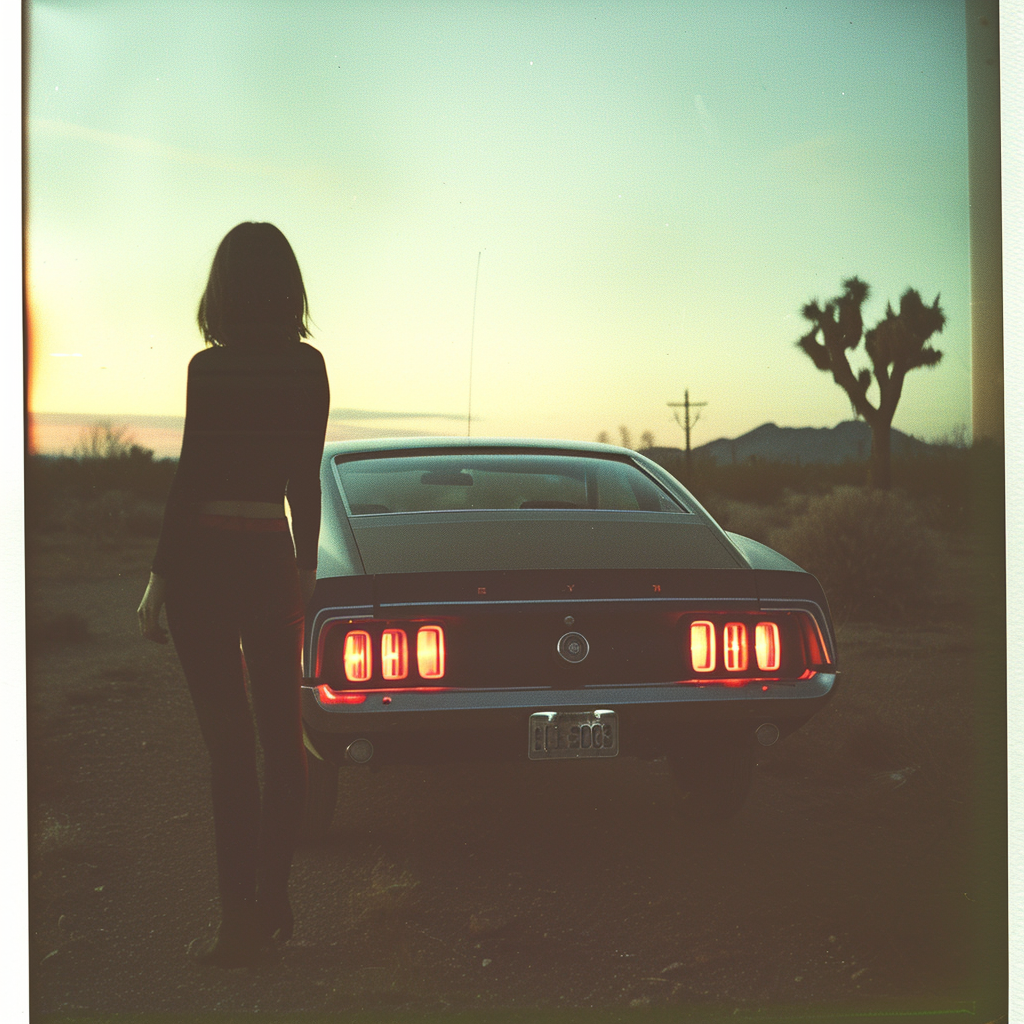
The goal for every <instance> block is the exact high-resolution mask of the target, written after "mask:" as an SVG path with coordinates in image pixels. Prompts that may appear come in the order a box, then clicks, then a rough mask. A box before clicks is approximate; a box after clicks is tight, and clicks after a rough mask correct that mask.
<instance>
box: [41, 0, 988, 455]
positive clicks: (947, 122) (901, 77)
mask: <svg viewBox="0 0 1024 1024" xmlns="http://www.w3.org/2000/svg"><path fill="white" fill-rule="evenodd" d="M29 24H30V28H31V45H30V68H29V92H28V115H29V120H28V134H27V140H28V158H29V162H28V170H29V176H28V186H29V222H28V223H29V230H28V242H29V258H28V273H29V287H30V298H31V314H32V327H33V348H32V374H31V390H30V404H31V406H32V408H33V409H35V410H37V411H48V412H78V413H95V414H97V416H98V417H99V416H105V417H107V418H114V419H116V417H117V416H118V415H128V414H132V413H149V414H181V413H182V412H183V411H184V397H185V367H186V364H187V361H188V358H189V357H190V355H191V354H192V353H193V352H194V351H196V350H197V349H198V348H199V347H200V345H201V342H200V339H199V335H198V332H197V331H196V329H195V326H194V316H195V307H196V304H197V302H198V298H199V295H200V293H201V291H202V288H203V285H204V283H205V276H206V273H207V272H208V269H209V263H210V260H211V258H212V255H213V252H214V250H215V249H216V246H217V244H218V242H219V241H220V238H221V237H222V236H223V235H224V233H225V232H226V231H227V230H228V229H230V228H231V227H232V226H233V225H234V224H235V223H237V222H238V221H241V220H270V221H272V222H274V223H275V224H277V225H278V226H279V227H280V228H281V229H282V230H283V231H284V232H285V234H286V235H287V236H288V237H289V239H290V240H291V242H292V245H293V247H294V248H295V251H296V253H297V255H298V258H299V261H300V264H301V266H302V268H303V273H304V276H305V279H306V286H307V291H308V293H309V298H310V305H311V313H312V318H313V321H314V333H315V338H314V343H315V344H317V346H318V347H319V348H320V349H321V350H322V351H323V353H324V355H325V358H326V360H327V365H328V371H329V373H330V376H331V384H332V397H333V405H334V406H335V407H337V408H341V407H349V408H356V409H366V410H387V411H394V412H403V411H406V412H407V411H412V410H415V411H420V412H429V413H434V414H449V415H457V416H460V417H465V414H466V410H467V398H468V384H469V358H470V339H471V331H472V324H473V297H474V280H475V275H476V270H477V258H478V254H482V255H481V256H480V275H479V292H478V298H477V305H476V320H475V337H474V343H473V390H472V408H473V417H474V423H473V432H474V434H477V435H484V434H497V435H516V434H521V435H528V436H564V437H570V438H581V439H590V438H593V437H594V436H595V435H596V434H597V433H598V431H600V430H608V431H610V432H611V433H613V435H614V434H615V433H616V430H617V427H618V426H619V424H626V425H627V426H628V427H629V428H630V430H631V431H632V433H633V436H634V437H637V436H638V435H639V434H640V432H641V431H643V430H651V431H653V432H654V434H655V437H656V439H657V440H658V442H659V443H664V444H678V443H681V441H682V432H681V431H680V430H679V428H678V427H677V426H676V424H675V423H674V421H673V420H672V414H671V411H670V410H669V409H668V408H667V405H666V403H667V402H669V401H681V400H682V397H683V392H684V390H685V389H689V392H690V396H691V398H692V399H695V400H699V401H706V402H707V403H708V405H707V406H706V407H705V409H704V410H703V414H702V419H701V422H700V424H699V425H698V427H697V429H696V431H695V433H694V438H693V441H694V444H699V443H702V442H704V441H708V440H712V439H713V438H716V437H720V436H735V435H738V434H740V433H743V432H745V431H746V430H749V429H751V428H753V427H755V426H757V425H759V424H760V423H762V422H765V421H766V420H774V421H775V422H777V423H779V424H780V425H784V426H805V425H810V426H831V425H833V424H834V423H836V422H838V421H840V420H843V419H848V418H850V416H851V411H850V406H849V402H848V401H847V400H846V398H845V395H844V394H843V392H842V391H841V390H840V389H839V388H838V387H837V386H836V385H835V384H833V383H832V381H831V379H830V378H829V377H828V376H826V375H825V374H821V373H819V372H818V371H817V370H815V369H814V367H813V366H812V364H811V363H810V360H808V359H807V358H806V356H804V355H803V354H802V353H800V352H799V351H798V350H797V349H796V348H795V346H794V342H795V341H796V339H797V338H798V337H799V336H800V335H801V334H802V333H803V332H804V321H803V320H802V318H801V317H800V314H799V310H800V308H801V306H802V305H803V304H804V303H805V302H806V301H808V300H809V299H811V298H819V299H823V300H824V299H827V298H829V297H831V296H832V295H834V294H836V293H837V292H838V291H839V290H840V287H841V281H842V280H843V279H844V278H845V277H848V276H851V275H854V274H856V275H859V276H860V277H862V278H863V279H865V280H867V281H868V282H869V283H870V284H871V286H872V298H871V299H870V301H869V303H868V304H867V306H866V313H867V316H866V319H867V321H868V323H869V324H871V323H874V322H875V320H877V319H878V318H879V317H880V316H881V315H882V314H883V313H884V309H885V304H886V301H887V300H888V301H891V302H892V303H893V304H897V303H898V300H899V297H900V295H901V294H902V292H903V291H904V290H905V289H906V288H907V287H908V286H912V287H916V288H918V289H919V290H920V291H921V293H922V295H923V297H924V298H925V300H926V301H929V302H930V301H931V300H932V299H934V297H935V295H936V294H937V293H940V292H941V296H942V300H941V301H942V305H943V308H944V309H945V311H946V315H947V326H946V329H945V332H944V333H943V334H942V335H941V336H940V337H939V338H938V339H936V345H937V347H939V348H940V349H942V350H943V352H944V353H945V355H944V358H943V360H942V363H941V364H940V365H939V366H938V367H937V368H936V369H934V370H918V371H915V372H914V373H913V374H911V375H910V376H909V377H908V380H907V384H906V387H905V389H904V393H903V398H902V401H901V403H900V407H899V409H898V411H897V414H896V419H895V421H894V423H895V426H897V427H898V428H900V429H901V430H904V431H906V432H909V433H914V434H916V435H918V436H922V437H925V438H928V439H933V438H936V437H938V436H941V435H943V434H946V433H949V432H951V431H954V430H956V429H957V428H958V427H961V426H967V427H968V428H969V424H970V290H969V252H968V217H969V210H968V193H967V104H966V66H965V42H964V32H965V26H964V10H963V4H962V3H960V2H952V0H949V2H944V0H920V2H912V0H895V2H885V3H883V2H872V0H851V2H836V0H831V2H822V0H818V2H807V3H793V2H786V3H781V2H755V0H748V2H741V0H732V2H717V3H707V4H701V3H691V4H684V3H669V4H657V3H651V4H639V3H635V2H625V0H623V2H615V3H605V4H598V3H575V4H574V3H562V4H539V3H519V4H514V5H510V4H485V3H480V2H476V0H473V2H464V3H457V2H456V3H392V4H380V3H365V4H359V3H350V2H345V3H336V4H332V3H301V2H294V3H280V4H275V3H256V2H248V3H246V2H243V3H226V2H212V3H209V4H207V5H195V4H176V3H159V4H144V3H137V2H134V0H132V2H86V0H80V2H67V0H62V2H60V3H57V2H41V0H36V2H33V3H32V4H31V5H30V8H29ZM854 362H855V363H856V365H858V366H859V365H864V364H865V362H866V360H865V357H864V356H863V355H862V354H855V359H854ZM382 422H384V421H382ZM463 422H464V421H463ZM439 423H440V425H439ZM393 425H394V426H395V427H396V428H401V427H402V426H403V424H402V423H401V422H398V421H396V422H395V424H393ZM423 429H426V430H430V431H432V432H433V431H436V432H441V431H444V430H446V429H451V431H452V432H459V430H460V428H459V427H458V425H457V423H456V424H454V425H452V426H451V427H450V428H447V427H445V426H444V424H443V423H442V422H440V421H438V422H433V423H425V424H424V427H423ZM461 429H464V426H463V428H461Z"/></svg>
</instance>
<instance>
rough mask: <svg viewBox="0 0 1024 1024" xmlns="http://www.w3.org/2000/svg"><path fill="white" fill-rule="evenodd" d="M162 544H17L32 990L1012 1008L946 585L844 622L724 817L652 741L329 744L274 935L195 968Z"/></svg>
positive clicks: (974, 669)
mask: <svg viewBox="0 0 1024 1024" xmlns="http://www.w3.org/2000/svg"><path fill="white" fill-rule="evenodd" d="M151 548H152V544H151V542H148V541H138V542H125V543H121V544H110V543H108V544H105V545H104V544H101V543H99V542H96V541H88V540H85V539H83V538H72V537H70V536H67V535H64V536H57V535H55V536H52V537H44V538H35V539H33V541H32V547H31V548H30V555H29V560H28V567H29V575H30V593H29V609H30V645H29V651H30V663H29V680H28V685H29V750H30V753H29V785H30V793H29V800H30V809H31V820H30V828H29V841H30V876H31V877H30V913H31V935H30V958H31V989H30V995H31V1007H32V1011H33V1019H34V1020H36V1019H38V1020H63V1019H72V1018H79V1019H80V1018H83V1017H84V1018H87V1019H89V1020H95V1021H98V1020H107V1019H131V1020H133V1021H134V1020H148V1019H150V1017H152V1018H153V1019H163V1020H192V1019H203V1020H205V1019H208V1017H210V1016H213V1015H218V1016H217V1019H218V1020H223V1021H228V1020H243V1019H250V1017H252V1016H255V1015H258V1016H259V1019H261V1020H266V1021H274V1020H278V1019H286V1018H287V1019H292V1018H290V1017H289V1016H288V1015H290V1014H296V1015H297V1018H296V1019H302V1020H306V1021H318V1020H329V1019H330V1020H336V1019H339V1018H340V1019H345V1020H349V1019H356V1020H367V1021H369V1020H381V1021H384V1020H396V1019H403V1020H404V1019H415V1020H420V1019H427V1018H430V1017H431V1015H434V1017H436V1019H438V1020H448V1019H453V1018H455V1019H460V1016H459V1015H460V1014H463V1013H465V1014H467V1015H469V1016H471V1017H472V1019H479V1018H480V1017H481V1016H486V1013H490V1014H491V1015H493V1016H486V1019H495V1020H499V1019H500V1020H513V1019H514V1020H524V1021H526V1020H548V1019H558V1020H563V1019H566V1020H567V1019H576V1017H577V1016H578V1017H580V1018H581V1019H587V1020H627V1019H628V1020H634V1019H635V1020H673V1021H678V1020H701V1021H703V1020H714V1019H719V1017H721V1018H723V1019H724V1018H726V1017H728V1018H730V1019H736V1018H737V1017H739V1018H741V1019H745V1018H756V1019H757V1020H772V1019H794V1018H796V1017H800V1018H805V1019H821V1020H832V1019H838V1018H840V1017H842V1018H843V1019H844V1020H857V1019H861V1018H863V1019H865V1020H867V1019H869V1018H870V1019H871V1020H873V1021H878V1020H882V1019H888V1018H889V1017H890V1016H892V1019H897V1018H896V1016H895V1015H897V1014H899V1015H900V1016H903V1015H906V1014H915V1015H927V1016H929V1017H934V1019H946V1018H950V1019H953V1018H955V1019H958V1020H976V1021H979V1022H981V1021H992V1020H994V1019H997V1018H999V1017H1000V1015H1001V1014H1002V1013H1004V1012H1005V994H1004V992H1003V991H1002V988H1001V984H1002V982H1001V978H1002V973H1001V972H1002V970H1003V965H1002V957H1003V956H1004V954H1005V947H1004V938H1005V909H1006V908H1005V889H1004V888H1003V886H1002V878H1001V876H1000V872H1004V871H1005V860H1004V855H1003V849H1002V847H1001V845H1000V844H1001V842H1002V841H1003V838H1002V836H1001V834H1000V832H999V827H1000V824H999V809H1000V807H1001V803H1000V801H1001V799H1002V798H1003V796H1004V793H1001V792H1000V786H1002V785H1003V780H1002V778H1001V777H999V776H998V774H997V773H996V772H994V771H993V770H992V769H991V768H990V767H989V764H990V762H992V763H995V764H996V765H998V760H999V759H998V757H995V758H994V759H993V758H990V757H989V756H988V754H987V751H988V748H989V747H990V746H991V745H992V744H993V743H995V744H998V743H999V742H1001V739H1000V738H999V736H998V728H997V727H996V729H995V730H993V729H992V728H990V725H991V722H990V721H989V720H990V719H991V720H992V721H995V722H996V723H998V705H999V704H1000V702H1001V701H1002V692H1001V690H1000V689H998V688H999V686H1000V685H1001V681H1000V680H998V679H996V680H995V681H994V682H993V679H992V678H991V677H989V676H986V675H985V674H984V673H983V672H981V671H980V670H979V668H978V664H979V663H978V651H977V647H978V645H979V637H980V636H981V634H980V633H979V632H978V630H977V629H976V628H975V626H974V624H973V623H972V622H971V621H970V620H969V619H963V618H958V617H956V616H954V615H946V616H944V617H940V618H938V619H936V620H934V621H932V622H930V623H920V622H918V623H916V624H915V625H913V626H909V625H906V624H904V625H899V624H892V625H885V626H878V625H874V626H872V625H862V624H861V625H858V624H851V623H847V624H842V625H841V626H840V630H839V646H840V667H841V670H842V678H841V682H840V686H839V689H838V691H837V693H836V696H835V698H834V699H833V701H832V702H831V704H830V705H829V706H828V707H827V708H826V709H825V710H824V711H823V712H822V713H821V714H820V715H818V716H817V717H816V718H815V719H813V720H812V721H811V722H810V723H808V725H806V726H805V727H804V728H803V729H802V730H800V731H799V732H798V733H796V734H795V735H793V736H791V737H789V738H788V739H786V740H784V741H783V742H782V743H780V744H778V745H777V746H776V747H773V748H769V749H766V750H765V751H763V753H762V754H761V757H760V760H759V763H758V766H757V771H756V775H755V782H754V789H753V793H752V796H751V798H750V800H749V802H748V804H747V806H746V807H745V808H744V809H743V810H742V811H741V813H740V814H739V815H738V816H737V817H736V818H735V819H734V820H733V821H732V822H731V823H729V824H728V825H726V826H718V827H708V826H699V825H697V824H695V823H692V822H689V821H687V820H686V818H685V817H682V816H681V815H680V814H679V813H678V811H677V810H676V809H675V807H674V793H673V788H672V784H671V780H670V777H669V775H668V771H667V768H666V766H665V765H663V764H659V763H654V764H643V763H637V762H630V761H627V760H623V761H617V760H616V761H602V762H600V763H579V764H572V763H569V764H564V763H562V764H530V763H523V764H515V765H507V766H487V767H472V768H444V769H432V770H426V769H419V768H404V767H391V768H388V767H385V768H381V769H380V770H377V771H370V770H367V769H351V770H348V771H347V772H345V773H344V774H343V776H342V792H341V796H340V801H339V808H338V813H337V817H336V819H335V824H334V827H333V829H332V831H331V833H330V834H329V836H328V837H327V839H326V840H325V841H323V842H321V843H319V844H317V845H314V846H309V847H306V848H304V849H302V850H301V851H300V853H299V855H298V857H297V861H296V865H295V870H294V874H293V884H292V894H293V904H294V907H295V912H296V919H297V925H296V932H295V937H294V938H293V939H292V941H291V942H289V943H287V944H286V945H284V946H283V947H282V948H281V950H280V952H279V953H278V955H277V956H276V957H275V958H274V959H273V960H272V961H271V962H270V963H268V964H267V965H266V966H265V967H264V968H262V969H261V970H260V971H231V972H219V971H217V970H215V969H205V970H204V969H201V968H198V967H197V966H196V965H195V964H193V963H192V962H191V961H190V959H189V957H188V956H187V950H188V948H189V944H190V942H191V941H192V940H194V939H195V938H196V937H201V936H205V935H208V934H209V933H210V931H211V929H212V928H213V926H214V925H215V922H216V919H217V918H216V895H215V889H214V875H213V847H212V836H211V826H210V820H209V806H208V805H209V797H208V794H207V788H206V787H207V781H206V764H205V752H204V750H203V747H202V744H201V740H200V737H199V732H198V728H197V726H196V724H195V721H194V719H193V713H192V709H191V705H190V703H189V699H188V695H187V692H186V690H185V688H184V683H183V680H182V677H181V672H180V669H179V667H178V664H177V661H176V658H175V656H174V652H173V649H172V648H170V647H167V648H160V647H157V646H156V645H152V644H147V643H144V642H143V641H142V640H141V639H139V637H138V636H137V632H136V622H135V607H136V605H137V603H138V599H139V597H140V596H141V593H142V590H143V586H144V582H145V578H146V571H147V561H148V558H149V556H150V554H151ZM993 687H995V688H996V689H997V690H998V692H995V693H993V692H992V690H993ZM993 709H995V710H993Z"/></svg>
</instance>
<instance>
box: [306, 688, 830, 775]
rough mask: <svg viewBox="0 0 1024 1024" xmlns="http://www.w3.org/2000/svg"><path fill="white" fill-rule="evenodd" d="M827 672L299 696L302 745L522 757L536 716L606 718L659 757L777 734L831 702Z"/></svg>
mask: <svg viewBox="0 0 1024 1024" xmlns="http://www.w3.org/2000/svg"><path fill="white" fill-rule="evenodd" d="M837 680H838V675H837V674H836V673H823V672H819V673H817V674H815V675H814V676H812V677H811V678H809V679H803V680H799V681H797V682H793V683H774V682H773V683H769V684H762V683H760V682H756V681H755V682H749V683H746V684H744V685H742V686H728V685H722V684H708V685H692V684H668V685H664V684H659V685H650V686H613V687H588V688H584V689H572V690H551V689H533V690H445V691H441V692H433V693H423V692H416V691H407V692H401V691H395V692H388V693H382V692H373V691H371V692H370V693H368V695H367V697H366V700H365V702H363V703H361V704H332V705H325V704H323V703H322V702H321V700H320V698H319V696H318V693H317V690H316V688H315V686H312V685H309V686H304V687H303V690H302V716H303V723H304V726H305V730H306V735H307V741H308V742H309V743H310V745H311V746H312V747H313V748H314V750H315V751H316V753H317V754H319V755H320V756H321V757H323V758H325V759H326V760H328V761H331V762H334V763H337V764H342V763H344V762H345V749H346V748H347V746H348V745H349V744H350V743H351V742H352V741H353V740H356V739H368V740H370V742H371V743H372V744H373V748H374V755H373V761H374V762H375V763H380V762H400V763H430V762H439V761H459V760H482V759H487V760H491V759H499V760H505V759H513V760H514V759H520V760H522V759H525V758H526V749H527V740H528V722H529V717H530V715H531V714H532V713H533V712H535V711H570V710H586V709H590V710H594V709H598V708H603V709H608V710H611V711H615V712H616V714H617V715H618V718H619V737H620V738H619V751H620V754H622V755H623V756H636V757H660V756H663V755H665V754H669V753H672V751H673V750H674V749H677V748H679V747H681V746H688V745H692V744H693V743H695V742H701V741H703V740H705V739H707V737H708V736H716V735H722V734H723V733H729V734H731V735H736V736H740V737H742V736H743V735H749V737H750V739H751V742H753V734H754V730H755V729H756V728H757V727H758V726H759V725H762V724H764V723H768V722H770V723H772V724H774V725H776V726H778V728H779V731H780V733H781V734H782V735H786V734H787V733H789V732H792V731H793V730H794V729H796V728H798V727H799V726H800V725H802V724H803V723H804V722H806V721H807V719H809V718H810V717H811V716H812V715H813V714H815V712H817V711H818V710H819V709H820V708H821V706H822V705H823V704H824V703H825V702H826V701H827V700H828V699H829V698H830V697H831V695H832V693H833V692H834V690H835V687H836V684H837Z"/></svg>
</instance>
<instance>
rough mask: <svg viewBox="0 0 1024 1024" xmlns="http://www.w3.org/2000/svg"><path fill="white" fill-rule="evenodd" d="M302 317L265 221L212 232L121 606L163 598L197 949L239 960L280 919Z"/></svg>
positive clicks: (302, 770) (319, 388) (303, 582)
mask: <svg viewBox="0 0 1024 1024" xmlns="http://www.w3.org/2000/svg"><path fill="white" fill-rule="evenodd" d="M307 316H308V308H307V302H306V292H305V288H304V286H303V283H302V275H301V273H300V271H299V265H298V262H297V261H296V259H295V254H294V253H293V252H292V248H291V246H290V245H289V244H288V241H287V239H286V238H285V237H284V235H283V234H282V233H281V232H280V231H279V230H278V229H277V228H276V227H274V226H273V225H272V224H252V223H245V224H239V225H238V226H237V227H235V228H233V229H232V230H231V231H229V232H228V234H227V235H226V236H225V238H224V240H223V241H222V242H221V243H220V246H219V248H218V249H217V253H216V255H215V256H214V259H213V266H212V267H211V268H210V277H209V280H208V282H207V285H206V291H205V292H204V293H203V297H202V300H201V301H200V303H199V315H198V321H199V329H200V331H201V332H202V334H203V338H204V339H205V341H206V344H207V346H208V347H207V348H206V349H205V350H203V351H200V352H198V353H197V354H196V355H195V356H194V357H193V358H192V361H191V362H190V363H189V367H188V393H187V401H186V410H185V431H184V436H183V438H182V444H181V458H180V459H179V461H178V467H177V471H176V472H175V476H174V483H173V484H172V486H171V491H170V495H169V497H168V499H167V508H166V511H165V513H164V523H163V530H162V532H161V535H160V541H159V544H158V546H157V552H156V556H155V558H154V559H153V571H152V573H151V575H150V578H149V585H148V586H147V588H146V593H145V595H144V596H143V598H142V603H141V604H140V605H139V627H140V629H141V631H142V635H143V636H145V637H147V638H148V639H150V640H155V641H157V642H158V643H166V642H167V631H166V630H165V629H164V628H163V627H162V626H161V625H160V609H161V607H163V606H164V605H165V604H166V608H167V625H168V627H169V629H170V634H171V637H172V638H173V640H174V646H175V648H176V650H177V653H178V657H179V658H180V660H181V665H182V669H183V670H184V673H185V678H186V680H187V682H188V688H189V692H190V693H191V695H192V700H193V703H194V704H195V708H196V712H197V714H198V716H199V726H200V729H201V731H202V734H203V739H204V740H205V742H206V746H207V749H208V750H209V753H210V762H211V775H212V779H211V781H212V790H213V821H214V834H215V838H216V846H217V878H218V883H219V889H220V900H221V924H220V928H219V929H218V932H217V935H216V937H215V938H213V939H211V940H210V941H208V942H206V943H205V944H204V945H203V946H202V947H201V948H200V950H199V952H198V953H197V957H198V959H200V960H201V961H202V962H204V963H209V964H213V965H216V966H220V967H240V966H246V965H248V964H251V963H253V962H255V961H256V960H257V958H258V956H259V954H260V953H261V951H262V950H263V949H264V948H265V947H266V946H267V945H268V944H269V942H270V940H271V938H272V937H274V936H275V935H276V936H278V937H280V938H283V939H287V938H288V937H290V935H291V933H292V912H291V907H290V905H289V902H288V894H287V887H288V874H289V871H290V868H291V861H292V854H293V851H294V847H295V840H296V837H297V833H298V829H299V825H300V821H301V814H302V804H303V799H304V795H305V786H306V757H305V751H304V748H303V740H302V721H301V717H300V709H299V694H300V686H301V668H300V654H301V648H302V633H303V619H304V616H303V609H304V606H305V603H306V602H308V600H309V597H310V595H311V594H312V590H313V586H314V584H315V581H316V557H317V538H318V535H319V530H320V459H321V456H322V454H323V445H324V431H325V429H326V425H327V413H328V407H329V392H328V384H327V374H326V370H325V368H324V361H323V357H322V356H321V355H320V353H319V352H318V351H317V350H316V349H315V348H313V347H312V346H310V345H307V344H305V343H304V342H303V341H302V339H303V338H307V337H309V331H308V328H307ZM286 492H287V496H288V504H289V506H290V508H291V522H292V533H293V535H294V547H293V542H292V538H291V537H289V533H288V521H287V519H286V518H285V512H284V497H285V493H286ZM239 641H241V651H244V654H245V668H246V669H247V670H248V676H249V690H250V696H251V703H252V712H250V705H249V700H248V699H247V696H246V685H245V679H244V674H243V664H242V653H241V651H240V650H239ZM253 713H254V714H255V719H256V727H257V729H258V731H259V739H260V746H261V747H262V751H263V790H262V793H261V792H260V786H259V780H258V777H257V770H256V744H255V734H254V730H253V720H252V715H253Z"/></svg>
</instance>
